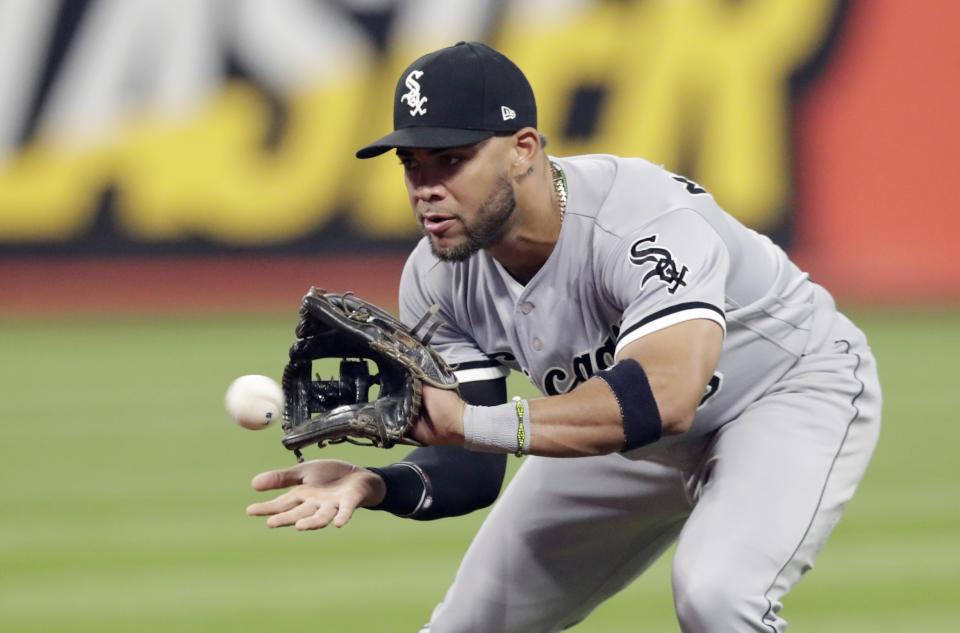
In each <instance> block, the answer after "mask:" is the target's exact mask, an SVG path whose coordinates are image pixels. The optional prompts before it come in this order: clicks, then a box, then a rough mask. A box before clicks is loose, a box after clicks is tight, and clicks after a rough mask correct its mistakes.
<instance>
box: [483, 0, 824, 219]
mask: <svg viewBox="0 0 960 633" xmlns="http://www.w3.org/2000/svg"><path fill="white" fill-rule="evenodd" d="M837 5H838V1H837V0H808V1H807V0H805V1H798V0H764V1H757V0H754V1H750V2H738V3H730V2H725V1H724V0H703V1H700V2H673V1H665V0H660V1H652V2H635V3H618V4H615V3H603V4H600V5H596V6H592V7H589V8H588V9H586V10H585V13H584V14H583V15H580V16H576V17H575V18H574V19H571V20H569V21H568V22H567V23H566V24H560V25H550V27H548V28H549V30H543V31H537V30H533V31H531V28H530V25H529V24H528V23H520V22H510V21H509V20H508V24H507V27H506V28H505V29H504V31H503V37H502V38H500V39H499V40H498V44H500V45H501V46H502V47H503V48H505V49H508V50H510V51H512V52H514V57H515V59H516V60H517V61H518V63H519V65H520V66H521V67H522V68H524V69H525V70H526V71H527V73H528V75H529V77H530V79H531V83H533V84H534V89H535V90H536V91H537V94H538V105H539V106H540V111H541V120H542V122H541V127H542V128H543V130H544V131H546V132H547V133H548V135H549V136H553V137H556V139H555V140H556V141H557V142H556V144H555V145H553V146H551V147H550V148H549V149H550V150H551V151H553V152H555V153H557V154H569V153H580V152H584V151H602V152H609V153H615V154H622V155H634V156H643V157H645V158H648V159H649V160H651V161H654V162H657V163H662V164H665V165H666V166H667V167H668V168H671V169H678V168H679V167H681V163H683V162H684V161H686V160H688V159H692V164H693V173H692V174H689V175H691V176H694V177H695V178H696V179H697V180H698V181H699V182H700V183H701V184H703V185H704V186H705V187H707V189H709V190H710V191H711V192H712V193H713V194H714V195H715V196H716V197H717V199H718V201H719V202H720V203H721V204H722V205H724V206H725V207H726V208H727V209H728V210H729V211H731V212H732V213H734V214H735V215H737V216H738V217H739V218H740V219H742V220H744V221H745V222H746V223H748V224H750V225H752V226H755V227H758V228H761V229H764V228H768V227H771V226H773V225H775V224H776V222H777V221H778V220H780V219H781V218H780V217H779V214H780V213H782V211H783V209H784V206H785V203H786V202H787V197H788V195H789V180H790V171H789V165H788V147H787V145H786V143H787V135H788V132H789V130H788V126H787V122H786V114H787V98H788V96H789V95H788V80H789V77H790V75H791V74H792V72H793V71H794V70H795V69H796V68H797V67H798V66H799V65H801V64H802V63H803V62H804V61H805V60H806V59H808V58H810V57H811V56H812V55H813V54H814V53H815V52H816V50H817V49H818V47H819V46H821V44H822V40H823V37H824V36H825V34H826V32H827V29H828V27H829V24H830V21H831V20H832V19H833V17H834V14H835V12H836V10H837ZM572 43H575V45H574V44H572ZM584 84H586V85H599V86H603V87H604V88H605V89H606V102H605V106H604V110H603V112H602V118H601V119H600V120H599V122H598V127H597V129H596V132H595V134H594V135H593V136H591V137H590V138H588V139H583V140H578V141H577V140H575V141H572V142H571V141H565V140H564V139H563V138H562V136H561V135H560V132H561V125H562V123H563V122H564V120H565V117H566V114H567V113H566V110H565V108H567V107H568V106H569V103H570V96H571V94H572V92H573V91H574V90H576V89H577V88H578V87H580V86H582V85H584ZM684 166H685V165H684Z"/></svg>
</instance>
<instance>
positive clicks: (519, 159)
mask: <svg viewBox="0 0 960 633" xmlns="http://www.w3.org/2000/svg"><path fill="white" fill-rule="evenodd" d="M513 142H514V145H513V150H514V160H513V165H512V169H513V176H514V178H519V179H523V178H524V176H525V175H526V174H527V173H528V172H529V171H530V169H531V168H532V167H533V163H534V159H535V158H536V157H537V154H538V153H539V152H540V133H539V132H537V130H536V128H532V127H525V128H522V129H520V130H517V132H515V133H514V135H513Z"/></svg>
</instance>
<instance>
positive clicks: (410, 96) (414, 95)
mask: <svg viewBox="0 0 960 633" xmlns="http://www.w3.org/2000/svg"><path fill="white" fill-rule="evenodd" d="M421 77H423V71H422V70H413V71H410V74H409V75H407V79H406V81H404V82H403V85H405V86H406V87H407V88H409V91H408V92H407V93H406V94H404V95H403V96H402V97H400V101H402V102H404V103H406V104H407V105H408V106H410V107H411V108H413V110H410V116H417V115H420V116H422V115H424V114H426V113H427V109H426V108H424V107H423V104H424V103H426V102H427V98H426V97H422V96H420V82H418V81H417V79H420V78H421Z"/></svg>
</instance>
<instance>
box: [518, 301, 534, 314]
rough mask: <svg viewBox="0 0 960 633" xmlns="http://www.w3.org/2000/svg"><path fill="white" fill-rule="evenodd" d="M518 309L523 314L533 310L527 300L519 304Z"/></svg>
mask: <svg viewBox="0 0 960 633" xmlns="http://www.w3.org/2000/svg"><path fill="white" fill-rule="evenodd" d="M520 311H521V312H523V313H524V314H530V313H531V312H533V304H532V303H530V302H529V301H524V302H523V305H522V306H520Z"/></svg>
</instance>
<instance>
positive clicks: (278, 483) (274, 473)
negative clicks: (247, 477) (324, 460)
mask: <svg viewBox="0 0 960 633" xmlns="http://www.w3.org/2000/svg"><path fill="white" fill-rule="evenodd" d="M300 483H303V473H302V472H301V471H300V468H299V467H298V466H294V467H292V468H284V469H282V470H268V471H267V472H265V473H260V474H259V475H257V476H255V477H254V478H253V480H252V481H251V482H250V485H252V486H253V488H254V490H276V489H278V488H288V487H290V486H296V485H298V484H300Z"/></svg>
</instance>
